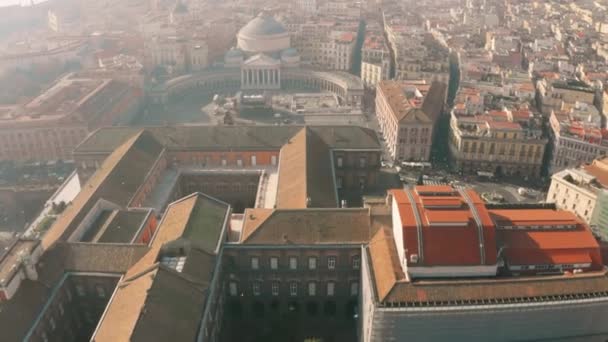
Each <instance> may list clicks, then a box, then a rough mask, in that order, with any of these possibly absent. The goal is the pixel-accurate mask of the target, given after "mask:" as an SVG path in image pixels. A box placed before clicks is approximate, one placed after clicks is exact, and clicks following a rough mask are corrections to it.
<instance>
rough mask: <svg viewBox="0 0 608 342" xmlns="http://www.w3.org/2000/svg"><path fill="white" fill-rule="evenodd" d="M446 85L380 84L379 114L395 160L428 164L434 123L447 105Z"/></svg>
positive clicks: (423, 83) (422, 83)
mask: <svg viewBox="0 0 608 342" xmlns="http://www.w3.org/2000/svg"><path fill="white" fill-rule="evenodd" d="M446 88H447V87H446V85H445V84H442V83H438V82H435V83H433V84H432V85H429V84H427V83H426V82H424V81H422V82H416V81H409V82H408V81H381V82H380V83H379V84H378V86H377V88H376V115H377V117H378V122H379V123H380V129H381V131H382V134H383V136H384V139H385V140H386V143H387V146H388V149H389V153H390V155H391V157H392V158H394V159H398V160H405V161H412V160H415V161H428V160H429V158H430V154H431V145H432V144H433V134H434V128H435V124H436V122H437V119H438V118H439V115H440V114H441V111H442V109H443V105H444V102H445V96H446Z"/></svg>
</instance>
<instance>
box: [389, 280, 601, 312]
mask: <svg viewBox="0 0 608 342" xmlns="http://www.w3.org/2000/svg"><path fill="white" fill-rule="evenodd" d="M599 292H608V279H607V278H606V274H605V272H597V273H583V274H579V275H574V276H572V275H570V276H568V275H564V276H534V277H529V278H506V279H486V280H459V281H421V282H414V283H411V282H398V283H396V285H395V287H394V288H393V290H392V291H391V292H390V294H389V295H388V296H387V297H386V298H385V299H384V302H385V303H386V302H392V303H401V304H409V305H412V304H414V303H427V304H430V305H431V306H434V305H445V306H447V305H467V304H469V305H470V304H498V303H500V302H501V301H508V300H516V301H517V302H524V301H528V302H532V301H535V300H534V299H533V298H537V300H546V298H547V297H550V296H576V295H579V294H595V293H599ZM537 300H536V301H537ZM475 301H477V303H475ZM471 302H473V303H471Z"/></svg>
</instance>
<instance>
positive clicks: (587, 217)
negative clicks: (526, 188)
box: [547, 157, 608, 239]
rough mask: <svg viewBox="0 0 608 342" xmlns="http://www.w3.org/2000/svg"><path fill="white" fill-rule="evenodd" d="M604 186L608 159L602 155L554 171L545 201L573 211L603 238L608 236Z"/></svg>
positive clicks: (606, 192) (606, 184)
mask: <svg viewBox="0 0 608 342" xmlns="http://www.w3.org/2000/svg"><path fill="white" fill-rule="evenodd" d="M607 189H608V160H606V157H602V158H600V159H596V160H594V161H593V163H591V164H586V165H582V166H580V167H579V168H570V169H565V170H562V171H560V172H557V173H555V174H553V176H551V186H550V187H549V192H548V193H547V202H548V203H555V206H556V207H557V208H559V209H563V210H568V211H571V212H573V213H574V214H576V215H577V216H578V217H580V218H581V219H582V220H583V221H585V222H586V223H588V224H590V225H591V226H592V228H594V229H596V232H597V233H599V234H601V236H602V237H603V238H604V239H605V238H608V231H607V230H606V228H605V227H606V225H605V224H606V222H608V209H607V207H606V205H607V204H608V203H607V202H606V198H607V197H608V190H607Z"/></svg>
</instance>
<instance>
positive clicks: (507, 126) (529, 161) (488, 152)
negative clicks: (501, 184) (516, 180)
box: [449, 109, 547, 177]
mask: <svg viewBox="0 0 608 342" xmlns="http://www.w3.org/2000/svg"><path fill="white" fill-rule="evenodd" d="M546 144H547V139H546V138H544V137H543V135H542V130H541V125H540V122H537V121H536V120H534V118H533V116H532V113H531V112H530V110H529V109H519V110H513V111H511V110H500V111H499V110H493V111H490V112H488V113H485V114H481V115H459V114H457V113H456V112H452V115H451V119H450V137H449V148H450V157H451V163H452V165H453V167H455V169H456V170H459V171H461V172H464V173H475V172H480V171H481V172H490V173H493V174H494V175H497V176H500V175H507V176H528V177H538V176H540V171H541V166H542V162H543V155H544V151H545V146H546Z"/></svg>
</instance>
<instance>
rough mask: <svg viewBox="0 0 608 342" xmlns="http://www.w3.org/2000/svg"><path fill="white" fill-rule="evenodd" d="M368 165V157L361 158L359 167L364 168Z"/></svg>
mask: <svg viewBox="0 0 608 342" xmlns="http://www.w3.org/2000/svg"><path fill="white" fill-rule="evenodd" d="M366 165H367V158H366V157H361V158H359V167H360V168H364V167H365V166H366Z"/></svg>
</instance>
